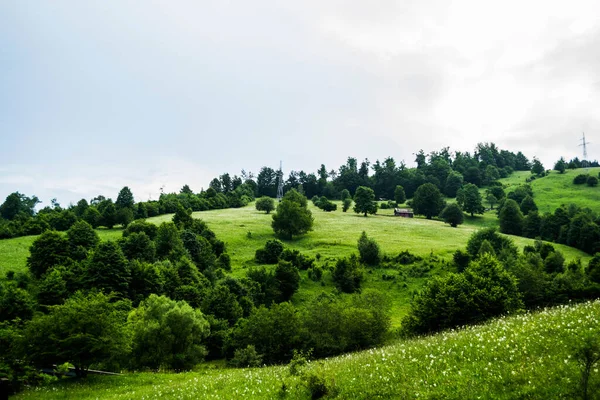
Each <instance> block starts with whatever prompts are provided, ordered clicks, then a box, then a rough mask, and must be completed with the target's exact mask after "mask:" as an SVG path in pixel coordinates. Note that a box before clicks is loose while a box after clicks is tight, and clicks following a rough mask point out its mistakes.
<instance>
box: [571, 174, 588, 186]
mask: <svg viewBox="0 0 600 400" xmlns="http://www.w3.org/2000/svg"><path fill="white" fill-rule="evenodd" d="M587 180H588V175H587V174H579V175H577V176H576V177H575V178H573V183H574V184H575V185H583V184H584V183H586V182H587Z"/></svg>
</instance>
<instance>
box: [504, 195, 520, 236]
mask: <svg viewBox="0 0 600 400" xmlns="http://www.w3.org/2000/svg"><path fill="white" fill-rule="evenodd" d="M498 219H499V222H500V232H502V233H506V234H508V235H520V234H521V232H522V230H523V213H521V209H520V208H519V205H518V204H517V202H516V201H514V200H512V199H508V200H506V201H505V202H504V205H503V206H502V210H501V211H500V215H499V216H498Z"/></svg>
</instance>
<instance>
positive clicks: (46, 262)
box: [27, 231, 69, 278]
mask: <svg viewBox="0 0 600 400" xmlns="http://www.w3.org/2000/svg"><path fill="white" fill-rule="evenodd" d="M68 243H69V242H68V240H67V238H65V237H64V236H63V235H61V234H60V233H58V232H56V231H46V232H44V233H42V234H41V235H40V236H39V237H38V238H37V239H36V240H35V241H34V242H33V244H32V245H31V247H30V248H29V252H30V255H29V257H28V258H27V266H28V267H29V271H31V273H32V274H33V276H34V277H36V278H39V277H41V276H42V275H44V274H45V273H46V271H48V269H50V268H51V267H53V266H55V265H60V264H64V263H65V262H67V260H68V248H69V244H68Z"/></svg>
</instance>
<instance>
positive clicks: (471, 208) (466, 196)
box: [456, 183, 485, 217]
mask: <svg viewBox="0 0 600 400" xmlns="http://www.w3.org/2000/svg"><path fill="white" fill-rule="evenodd" d="M456 202H457V203H458V204H459V205H460V206H461V208H462V209H463V211H465V212H468V213H470V214H471V217H472V216H473V214H483V212H484V211H485V207H484V206H483V200H482V198H481V194H480V193H479V188H478V187H477V186H475V185H473V184H472V183H467V184H466V185H465V186H464V187H463V188H462V189H460V190H459V191H458V193H457V195H456Z"/></svg>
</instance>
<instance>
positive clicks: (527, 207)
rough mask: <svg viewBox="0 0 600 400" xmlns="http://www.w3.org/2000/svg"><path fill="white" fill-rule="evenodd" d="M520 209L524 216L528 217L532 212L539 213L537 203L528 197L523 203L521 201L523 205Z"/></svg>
mask: <svg viewBox="0 0 600 400" xmlns="http://www.w3.org/2000/svg"><path fill="white" fill-rule="evenodd" d="M519 209H520V210H521V212H522V213H523V215H528V214H529V213H530V212H532V211H537V210H538V207H537V205H536V204H535V201H533V198H532V197H531V196H529V195H527V196H525V198H524V199H523V201H521V205H520V206H519Z"/></svg>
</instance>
